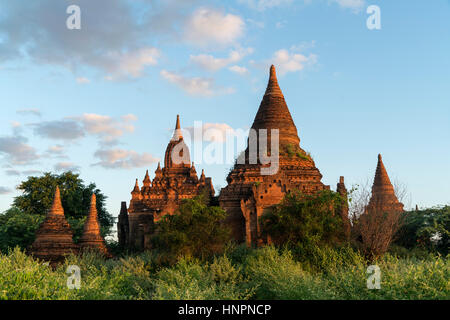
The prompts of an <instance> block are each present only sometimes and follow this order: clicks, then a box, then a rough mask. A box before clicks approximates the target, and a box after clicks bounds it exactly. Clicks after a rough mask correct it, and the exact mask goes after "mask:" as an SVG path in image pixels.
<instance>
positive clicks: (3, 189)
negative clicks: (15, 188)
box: [0, 186, 12, 195]
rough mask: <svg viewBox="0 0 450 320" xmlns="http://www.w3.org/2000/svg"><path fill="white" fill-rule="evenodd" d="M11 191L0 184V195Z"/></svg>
mask: <svg viewBox="0 0 450 320" xmlns="http://www.w3.org/2000/svg"><path fill="white" fill-rule="evenodd" d="M10 193H12V190H11V189H9V188H7V187H1V186H0V195H6V194H10Z"/></svg>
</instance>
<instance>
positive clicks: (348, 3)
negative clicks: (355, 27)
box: [332, 0, 365, 12]
mask: <svg viewBox="0 0 450 320" xmlns="http://www.w3.org/2000/svg"><path fill="white" fill-rule="evenodd" d="M332 1H333V2H336V3H337V4H338V5H340V6H341V7H343V8H349V9H353V10H354V11H355V12H359V11H360V10H361V9H362V8H363V7H364V5H365V1H364V0H332Z"/></svg>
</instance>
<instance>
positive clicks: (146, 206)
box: [118, 115, 214, 249]
mask: <svg viewBox="0 0 450 320" xmlns="http://www.w3.org/2000/svg"><path fill="white" fill-rule="evenodd" d="M200 194H205V196H206V197H208V200H210V199H211V198H212V197H213V196H214V188H213V185H212V180H211V178H210V177H205V174H204V171H203V170H202V174H201V176H200V179H199V177H198V176H197V171H196V169H195V166H194V163H191V159H190V153H189V148H188V146H187V145H186V144H185V142H184V139H183V134H182V131H181V125H180V116H179V115H177V119H176V123H175V129H174V132H173V136H172V138H171V139H170V141H169V143H168V145H167V148H166V152H165V155H164V167H163V168H161V165H160V163H158V167H157V169H156V171H155V176H154V178H153V180H151V179H150V176H149V174H148V171H147V172H146V174H145V177H144V180H143V186H142V188H140V187H139V182H138V180H137V179H136V184H135V186H134V189H133V191H132V192H131V201H130V206H129V208H128V223H129V226H126V221H127V220H125V219H123V220H121V221H122V222H121V221H119V225H118V228H119V230H121V228H123V229H124V230H126V229H127V228H129V241H128V242H129V246H130V247H133V248H137V249H149V248H150V247H151V243H150V238H151V235H152V234H153V232H154V223H155V222H157V221H158V220H159V219H161V217H163V216H164V215H166V214H170V215H173V214H176V212H177V209H178V207H179V206H180V204H181V203H182V201H183V200H184V199H190V198H193V197H195V196H198V195H200ZM123 217H124V218H125V215H123Z"/></svg>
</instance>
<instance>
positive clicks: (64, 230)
mask: <svg viewBox="0 0 450 320" xmlns="http://www.w3.org/2000/svg"><path fill="white" fill-rule="evenodd" d="M72 237H73V233H72V229H71V228H70V225H69V223H68V222H67V220H66V218H65V217H64V209H63V207H62V204H61V195H60V191H59V187H56V191H55V196H54V199H53V204H52V207H51V208H50V210H49V211H48V213H47V216H46V218H45V220H44V221H43V222H42V224H41V225H40V227H39V230H38V231H37V232H36V239H35V240H34V242H33V244H32V245H31V248H30V250H29V252H30V254H31V255H33V256H34V257H36V258H38V259H41V260H45V261H48V262H50V264H51V265H55V264H57V263H59V262H62V261H64V257H65V256H66V255H69V254H71V253H73V254H76V253H78V249H79V248H78V246H77V245H76V244H74V242H73V239H72Z"/></svg>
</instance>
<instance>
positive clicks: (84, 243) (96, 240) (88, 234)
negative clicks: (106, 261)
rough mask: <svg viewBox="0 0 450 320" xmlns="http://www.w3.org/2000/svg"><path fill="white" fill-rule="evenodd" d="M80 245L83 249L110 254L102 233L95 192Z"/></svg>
mask: <svg viewBox="0 0 450 320" xmlns="http://www.w3.org/2000/svg"><path fill="white" fill-rule="evenodd" d="M80 247H81V249H82V250H85V249H94V250H98V251H100V252H101V253H103V254H104V255H106V256H110V255H109V253H108V250H107V248H106V246H105V242H104V240H103V238H102V236H101V234H100V225H99V223H98V216H97V197H96V196H95V193H93V194H92V196H91V206H90V208H89V214H88V217H87V219H86V222H85V223H84V227H83V235H82V236H81V238H80Z"/></svg>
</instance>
